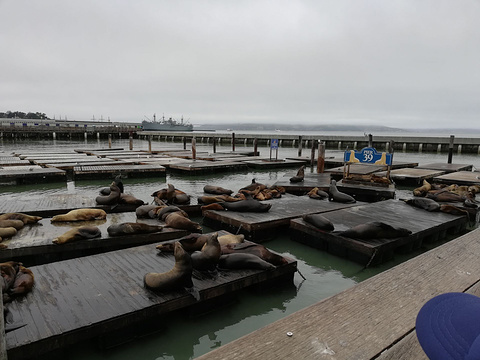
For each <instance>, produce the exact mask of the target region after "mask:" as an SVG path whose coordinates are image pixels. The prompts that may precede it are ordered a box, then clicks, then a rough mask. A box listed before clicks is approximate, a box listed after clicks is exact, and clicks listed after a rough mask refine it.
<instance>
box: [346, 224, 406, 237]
mask: <svg viewBox="0 0 480 360" xmlns="http://www.w3.org/2000/svg"><path fill="white" fill-rule="evenodd" d="M411 233H412V232H411V231H410V230H408V229H404V228H395V227H393V226H391V225H388V224H385V223H383V222H380V221H373V222H368V223H365V224H360V225H357V226H354V227H352V228H350V229H348V230H345V231H341V232H339V233H338V235H340V236H343V237H348V238H351V239H362V240H369V239H395V238H399V237H404V236H409V235H410V234H411Z"/></svg>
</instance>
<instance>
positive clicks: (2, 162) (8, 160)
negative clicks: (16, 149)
mask: <svg viewBox="0 0 480 360" xmlns="http://www.w3.org/2000/svg"><path fill="white" fill-rule="evenodd" d="M19 165H30V161H28V160H21V159H20V158H18V157H16V156H0V166H19Z"/></svg>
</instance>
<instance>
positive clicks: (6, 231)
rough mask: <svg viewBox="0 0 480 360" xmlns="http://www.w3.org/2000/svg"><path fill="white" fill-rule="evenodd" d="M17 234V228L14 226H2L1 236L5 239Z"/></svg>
mask: <svg viewBox="0 0 480 360" xmlns="http://www.w3.org/2000/svg"><path fill="white" fill-rule="evenodd" d="M15 235H17V229H15V228H14V227H13V226H10V227H5V228H0V237H1V238H3V239H6V238H11V237H12V236H15Z"/></svg>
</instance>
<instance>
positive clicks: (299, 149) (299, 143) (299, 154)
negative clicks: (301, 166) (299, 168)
mask: <svg viewBox="0 0 480 360" xmlns="http://www.w3.org/2000/svg"><path fill="white" fill-rule="evenodd" d="M302 145H303V144H302V135H300V136H299V137H298V157H300V156H302Z"/></svg>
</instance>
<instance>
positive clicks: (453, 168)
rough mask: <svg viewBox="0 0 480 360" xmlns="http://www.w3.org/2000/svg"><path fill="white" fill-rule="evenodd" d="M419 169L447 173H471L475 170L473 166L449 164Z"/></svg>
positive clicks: (424, 166) (431, 165)
mask: <svg viewBox="0 0 480 360" xmlns="http://www.w3.org/2000/svg"><path fill="white" fill-rule="evenodd" d="M417 168H419V169H430V170H441V171H444V172H446V173H451V172H454V171H470V170H472V168H473V165H472V164H449V163H433V164H424V165H419V166H417Z"/></svg>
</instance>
